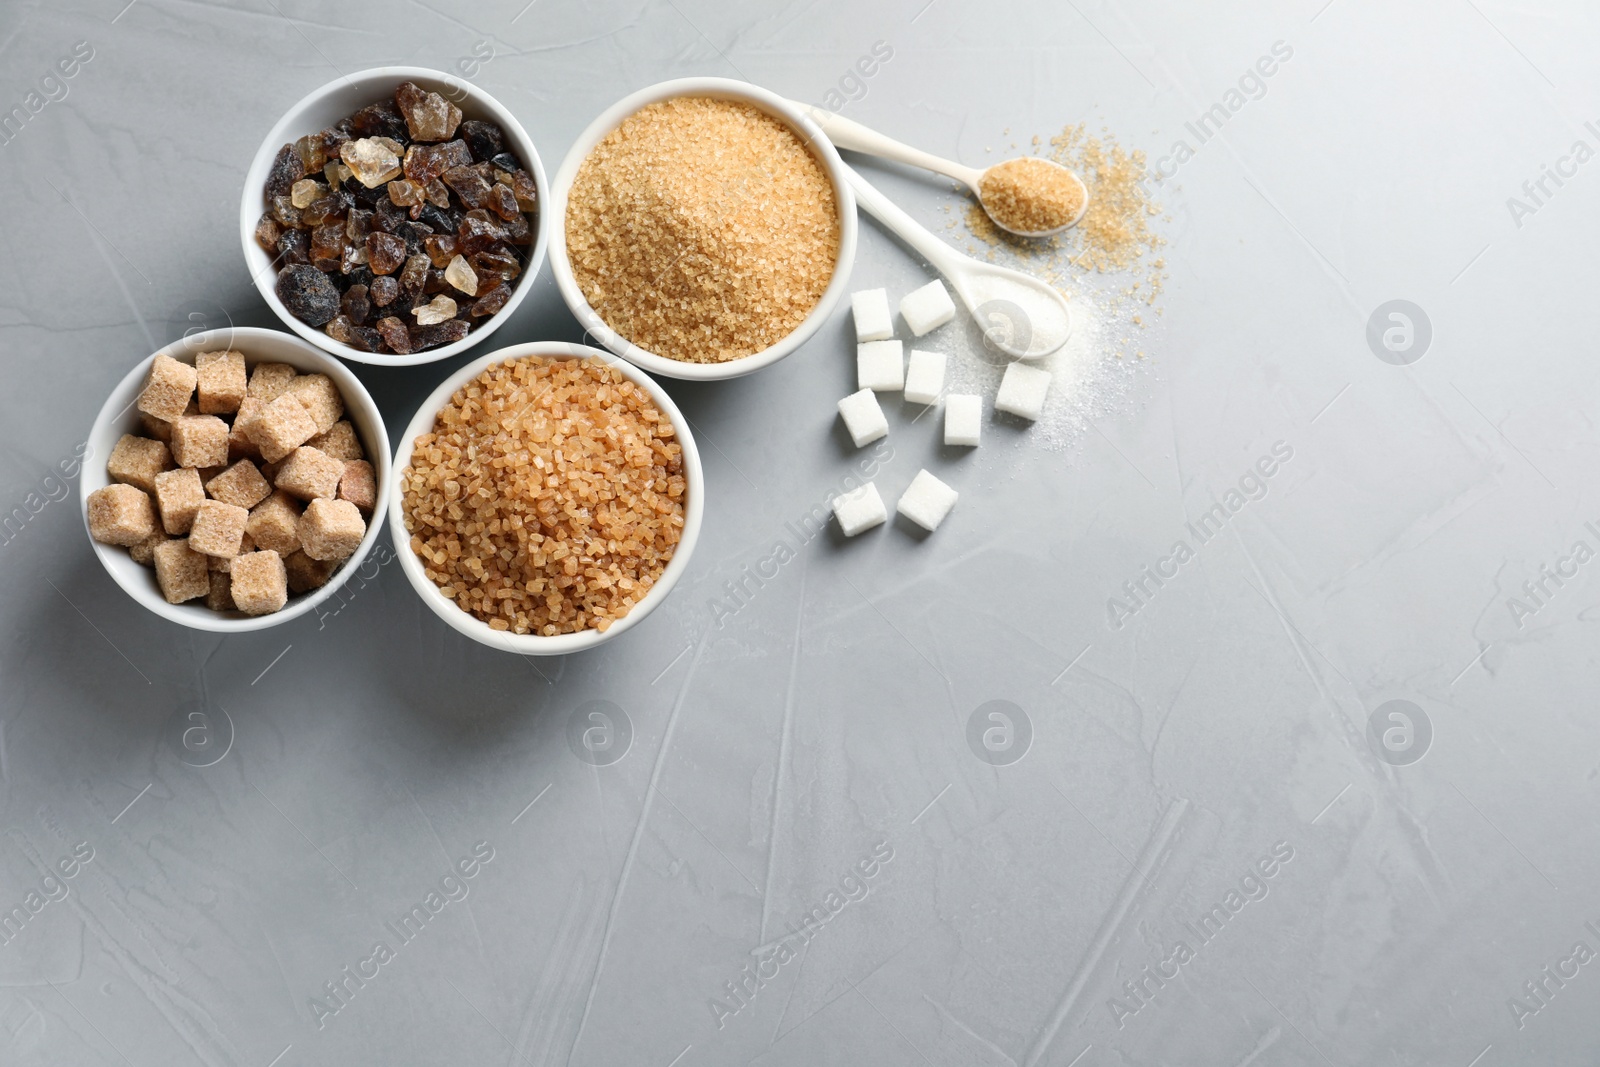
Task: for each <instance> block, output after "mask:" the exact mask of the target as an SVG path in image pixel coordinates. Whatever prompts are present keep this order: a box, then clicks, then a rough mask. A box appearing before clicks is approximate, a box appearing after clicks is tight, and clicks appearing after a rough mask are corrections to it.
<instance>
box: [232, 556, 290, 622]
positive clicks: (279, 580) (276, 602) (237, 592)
mask: <svg viewBox="0 0 1600 1067" xmlns="http://www.w3.org/2000/svg"><path fill="white" fill-rule="evenodd" d="M229 575H230V577H231V578H232V579H233V581H232V584H231V590H232V593H233V604H234V606H235V607H237V608H238V609H239V610H240V611H242V612H244V613H245V614H246V615H270V614H272V613H273V612H274V611H277V610H279V609H280V608H282V607H283V606H284V605H285V604H286V603H288V602H289V578H288V575H287V574H286V573H285V572H284V569H283V559H282V557H280V556H279V555H278V554H277V553H276V552H273V551H270V550H268V551H263V552H251V553H249V554H248V555H243V556H240V557H238V558H237V559H235V560H234V561H233V568H232V570H230V571H229Z"/></svg>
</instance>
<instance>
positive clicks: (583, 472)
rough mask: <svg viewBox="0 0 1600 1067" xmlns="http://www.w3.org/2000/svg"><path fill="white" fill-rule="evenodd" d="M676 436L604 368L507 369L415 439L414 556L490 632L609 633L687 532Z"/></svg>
mask: <svg viewBox="0 0 1600 1067" xmlns="http://www.w3.org/2000/svg"><path fill="white" fill-rule="evenodd" d="M676 437H677V432H676V430H675V429H674V427H673V425H672V423H671V422H670V421H669V420H668V419H667V418H666V417H665V416H663V415H662V414H661V412H660V410H659V409H657V408H656V406H655V404H654V402H653V401H652V400H651V399H650V396H649V394H647V393H646V392H645V391H644V390H643V389H641V388H640V387H639V386H638V385H635V384H634V383H633V382H632V381H630V380H628V378H626V377H625V376H624V375H623V374H622V373H621V372H620V371H618V370H616V369H614V368H612V367H610V366H608V365H606V364H605V363H602V362H600V361H598V360H593V359H542V358H539V357H537V356H530V357H525V358H523V359H515V360H508V361H506V362H504V363H497V364H495V365H494V366H492V367H490V368H488V369H487V370H485V371H484V372H483V373H482V374H480V375H478V377H476V378H474V379H473V380H472V381H471V382H469V383H468V384H467V385H466V386H464V387H463V388H461V389H458V390H457V391H456V393H455V395H454V396H452V397H451V398H450V402H449V403H448V404H446V405H445V407H444V409H443V410H441V411H440V412H439V414H438V415H437V416H436V417H435V419H434V423H433V432H432V433H426V434H422V435H421V436H419V437H418V438H417V440H416V445H415V448H414V451H413V453H412V457H411V465H410V466H409V467H407V468H406V470H405V474H404V482H403V485H404V497H403V499H404V503H405V521H406V531H407V532H408V533H410V534H411V549H412V551H414V552H415V553H416V554H417V556H418V558H419V559H420V560H421V561H422V566H423V569H424V570H425V571H426V572H427V575H428V578H429V580H431V581H432V582H434V583H435V584H436V585H438V586H439V588H440V590H441V591H442V592H443V593H444V595H445V596H447V597H450V598H452V599H453V600H455V602H456V603H457V604H459V605H460V606H461V607H462V609H463V610H465V611H469V612H471V613H472V614H473V615H474V616H476V617H477V618H479V619H481V620H482V621H484V622H486V623H488V624H489V626H490V627H492V628H493V629H496V630H505V631H510V632H512V633H516V634H539V635H542V636H546V637H549V636H554V635H556V634H565V633H576V632H578V631H581V630H587V629H595V630H600V631H605V630H607V629H609V628H610V627H611V625H612V623H614V622H616V621H617V620H618V619H620V618H622V617H623V616H624V615H626V614H627V613H628V611H629V610H630V609H631V608H633V606H634V605H635V604H637V603H638V602H639V601H640V600H642V599H644V596H645V594H646V593H648V592H649V591H650V590H651V588H653V587H654V586H655V584H656V582H657V580H659V579H660V577H661V573H662V571H664V570H665V569H666V566H667V563H668V561H670V560H671V559H672V554H673V551H674V550H675V549H676V548H677V545H678V542H679V541H680V540H681V539H682V537H683V525H684V515H685V510H684V500H685V496H686V494H687V492H688V481H687V479H686V477H685V475H684V470H683V446H682V445H680V444H679V443H678V441H677V439H676Z"/></svg>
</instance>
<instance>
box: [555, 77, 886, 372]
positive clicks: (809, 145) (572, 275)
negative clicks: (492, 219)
mask: <svg viewBox="0 0 1600 1067" xmlns="http://www.w3.org/2000/svg"><path fill="white" fill-rule="evenodd" d="M550 218H551V221H552V223H553V224H552V226H551V231H552V232H551V239H550V265H551V270H552V271H553V272H554V274H555V279H556V286H557V288H558V289H559V290H560V291H561V296H562V298H563V299H564V300H565V301H566V303H567V306H568V307H569V308H571V309H572V313H573V314H574V315H575V316H577V318H578V321H579V322H581V323H582V324H583V326H584V328H585V329H586V330H587V331H588V332H589V333H590V334H591V335H593V336H594V337H595V338H596V339H597V340H598V341H599V342H600V343H601V344H602V345H604V346H605V347H606V348H608V349H610V350H611V351H612V352H614V353H616V354H617V355H619V356H621V357H622V358H624V359H626V360H628V361H629V362H630V363H633V364H634V365H636V366H639V367H642V368H644V369H645V370H647V371H650V372H651V373H652V374H660V375H666V376H667V377H670V378H687V379H692V380H700V381H709V380H715V379H722V378H734V377H738V376H740V375H744V374H749V373H751V372H752V371H757V370H760V369H762V368H763V367H768V366H771V365H772V364H773V363H776V362H777V361H778V360H780V359H782V358H784V357H785V356H787V355H789V354H790V353H791V352H793V351H795V350H796V349H797V348H799V347H800V345H802V344H803V343H804V342H805V341H806V339H807V338H809V337H810V336H811V335H812V334H814V333H815V332H816V331H817V329H818V328H819V327H820V326H821V325H822V323H823V322H824V321H826V320H827V318H828V316H829V314H830V313H831V312H832V310H833V308H834V307H835V306H836V305H837V304H838V301H839V299H840V297H841V296H842V295H843V293H844V291H845V288H846V286H847V285H848V283H849V274H850V264H851V261H852V260H853V259H854V258H855V247H856V211H855V197H854V195H853V194H852V193H851V191H850V186H849V184H848V181H847V177H846V173H845V170H844V164H843V163H842V162H840V159H839V154H838V152H837V151H835V150H834V147H833V145H832V144H831V143H830V142H829V141H828V139H827V138H826V137H824V136H823V135H822V133H821V131H820V130H818V129H817V127H816V125H815V124H814V123H813V122H812V121H811V119H810V118H808V117H806V116H805V115H803V114H801V113H800V111H799V110H798V109H797V108H795V107H794V106H793V105H792V104H790V103H788V102H787V101H785V100H783V99H782V98H780V97H778V96H776V95H775V94H773V93H770V92H767V91H766V90H764V89H761V88H759V87H757V86H754V85H750V84H748V83H746V82H741V81H734V80H731V79H726V78H684V79H679V80H676V81H669V82H662V83H660V84H659V85H654V86H651V87H649V88H646V89H642V90H640V91H639V92H637V93H634V94H632V95H631V96H628V97H626V98H624V99H623V100H621V101H619V102H618V103H616V104H615V105H613V106H612V107H610V108H608V109H607V110H606V111H605V112H603V113H602V114H601V115H600V116H599V118H597V119H595V121H594V122H593V123H592V124H591V125H590V126H589V128H588V129H587V130H585V131H584V132H583V133H582V134H581V135H580V136H579V137H578V139H577V142H576V143H575V144H574V145H573V147H572V149H571V151H570V152H569V153H568V154H567V157H566V159H565V160H564V161H563V162H562V164H561V169H560V170H559V171H558V172H557V173H556V177H555V180H554V182H552V184H551V190H550Z"/></svg>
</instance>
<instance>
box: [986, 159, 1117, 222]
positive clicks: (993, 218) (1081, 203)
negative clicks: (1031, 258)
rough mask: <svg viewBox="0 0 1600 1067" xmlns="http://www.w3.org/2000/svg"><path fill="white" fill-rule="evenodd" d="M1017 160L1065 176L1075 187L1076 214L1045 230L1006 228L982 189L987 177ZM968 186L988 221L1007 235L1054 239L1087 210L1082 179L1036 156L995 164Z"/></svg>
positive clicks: (1086, 194)
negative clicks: (1076, 191) (1076, 198)
mask: <svg viewBox="0 0 1600 1067" xmlns="http://www.w3.org/2000/svg"><path fill="white" fill-rule="evenodd" d="M1018 160H1029V161H1031V162H1032V163H1034V164H1035V165H1038V166H1042V167H1049V168H1051V169H1052V170H1054V171H1060V173H1061V174H1062V175H1065V176H1066V178H1067V180H1069V181H1070V182H1071V183H1072V184H1073V185H1075V186H1077V189H1078V210H1077V212H1076V213H1075V214H1074V215H1073V216H1072V217H1071V218H1070V219H1068V220H1067V221H1066V222H1063V223H1062V224H1061V225H1059V226H1053V227H1051V228H1050V229H1047V230H1018V229H1014V228H1013V227H1011V226H1007V225H1006V224H1005V223H1004V222H1002V221H1000V219H1001V216H1002V215H1003V214H1004V211H1002V210H996V207H997V205H995V204H994V203H992V202H991V201H990V200H989V198H987V197H985V196H984V195H983V187H984V184H985V182H986V180H987V179H988V177H989V175H991V174H993V173H995V172H996V171H997V170H999V169H1000V168H1001V167H1004V166H1006V165H1007V164H1010V163H1015V162H1017V161H1018ZM968 184H970V185H971V186H972V191H973V192H974V193H975V194H977V197H978V204H979V205H980V206H982V208H983V210H984V213H985V214H987V215H988V216H989V221H990V222H993V223H994V224H995V225H996V226H998V227H1000V229H1002V230H1004V231H1006V232H1007V233H1012V234H1016V235H1017V236H1018V237H1054V236H1055V235H1056V234H1058V233H1061V232H1062V231H1064V230H1070V229H1071V228H1072V227H1074V226H1076V225H1077V224H1078V223H1079V222H1080V221H1081V220H1082V219H1083V215H1084V212H1086V211H1088V210H1089V187H1088V186H1086V185H1084V184H1083V179H1082V178H1080V177H1078V176H1077V175H1076V174H1074V173H1073V172H1072V171H1070V170H1068V169H1067V168H1066V167H1063V166H1062V165H1061V164H1059V163H1057V162H1055V161H1054V160H1050V159H1040V158H1039V157H1038V156H1018V157H1017V159H1008V160H1004V161H1002V162H1000V163H996V164H995V165H994V166H992V167H989V168H988V169H987V170H984V171H981V172H979V174H978V180H977V181H976V182H971V183H968Z"/></svg>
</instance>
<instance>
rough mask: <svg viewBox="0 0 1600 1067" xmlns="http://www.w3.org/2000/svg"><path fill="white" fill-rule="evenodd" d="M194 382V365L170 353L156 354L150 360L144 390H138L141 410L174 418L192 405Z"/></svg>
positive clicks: (167, 418) (159, 416) (164, 417)
mask: <svg viewBox="0 0 1600 1067" xmlns="http://www.w3.org/2000/svg"><path fill="white" fill-rule="evenodd" d="M194 386H195V373H194V368H193V367H191V366H189V364H187V363H179V362H178V361H177V360H175V359H173V358H172V357H171V356H157V357H156V358H155V360H154V361H153V362H152V363H151V364H150V378H149V380H148V381H147V382H146V383H145V387H144V392H142V393H140V394H139V410H140V411H142V412H144V413H145V414H146V415H154V416H155V417H156V418H158V419H165V420H166V421H168V422H171V421H173V420H174V419H176V418H178V417H179V416H181V415H182V414H183V409H184V408H186V407H188V406H189V398H190V397H191V396H193V395H194Z"/></svg>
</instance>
